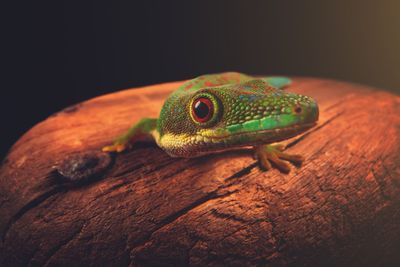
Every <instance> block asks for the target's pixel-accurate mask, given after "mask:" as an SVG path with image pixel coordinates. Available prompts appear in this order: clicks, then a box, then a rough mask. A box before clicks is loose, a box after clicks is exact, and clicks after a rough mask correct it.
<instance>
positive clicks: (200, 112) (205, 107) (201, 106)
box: [192, 97, 214, 122]
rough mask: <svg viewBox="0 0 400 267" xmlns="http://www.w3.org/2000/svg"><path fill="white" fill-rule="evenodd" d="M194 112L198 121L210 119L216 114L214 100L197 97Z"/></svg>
mask: <svg viewBox="0 0 400 267" xmlns="http://www.w3.org/2000/svg"><path fill="white" fill-rule="evenodd" d="M192 114H193V118H194V119H195V120H196V121H197V122H207V121H209V120H210V119H211V118H212V115H213V114H214V104H213V102H212V101H211V100H210V99H208V98H206V97H200V98H198V99H196V100H195V101H193V104H192Z"/></svg>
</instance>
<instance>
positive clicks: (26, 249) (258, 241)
mask: <svg viewBox="0 0 400 267" xmlns="http://www.w3.org/2000/svg"><path fill="white" fill-rule="evenodd" d="M180 84H181V82H173V83H167V84H161V85H154V86H148V87H144V88H139V89H131V90H125V91H121V92H118V93H114V94H109V95H105V96H101V97H97V98H95V99H92V100H89V101H86V102H84V103H81V104H78V105H76V106H74V107H70V108H67V109H65V110H64V111H61V112H59V113H57V114H55V115H53V116H51V117H49V118H48V119H46V120H45V121H43V122H41V123H39V124H38V125H36V126H35V127H33V128H32V129H31V130H30V131H28V132H27V133H26V134H25V135H24V136H22V138H21V139H20V140H19V141H18V142H17V143H16V144H15V145H14V146H13V148H12V149H11V151H10V153H9V154H8V156H7V158H6V160H5V161H4V162H3V164H2V166H1V169H0V235H1V242H0V266H41V265H45V266H76V265H80V266H99V265H107V266H128V265H130V266H339V265H340V266H349V265H352V266H388V265H393V266H395V265H398V264H400V256H399V254H398V249H399V247H400V140H399V137H400V115H399V114H400V97H399V96H394V95H392V94H390V93H387V92H383V91H379V90H373V89H371V88H367V87H365V86H361V85H355V84H349V83H342V82H337V81H331V80H320V79H312V78H299V79H295V82H294V83H293V85H292V86H291V87H290V88H289V89H288V90H290V91H294V92H299V93H303V94H305V95H310V96H312V97H314V98H315V99H316V100H317V101H318V103H319V106H320V121H319V125H318V126H317V127H315V128H313V129H312V130H310V131H309V132H307V133H306V134H304V135H302V136H299V137H296V138H294V139H291V140H288V141H286V142H285V144H286V145H287V146H288V151H289V152H291V153H298V154H302V155H304V156H305V158H306V161H305V162H304V164H303V166H301V167H300V168H295V167H293V168H292V171H291V172H290V174H288V175H286V174H282V173H280V172H279V171H277V170H272V171H268V172H262V171H260V169H259V168H258V166H257V163H256V161H255V160H254V159H253V158H252V153H251V151H250V150H246V149H244V150H239V151H231V152H225V153H221V154H215V155H211V156H206V157H201V158H196V159H182V158H178V159H176V158H170V157H169V156H168V155H167V154H165V153H164V152H163V151H162V150H161V149H159V148H158V147H157V146H156V145H155V144H151V143H142V144H138V145H135V147H134V149H133V150H131V151H129V152H127V153H123V154H120V155H117V156H116V157H115V158H114V159H113V163H112V166H111V167H109V168H108V169H107V170H106V172H105V173H104V174H103V175H102V176H101V177H98V178H97V179H93V180H88V181H87V182H85V183H82V184H73V185H70V184H68V183H67V182H61V181H60V180H57V179H55V178H54V177H55V176H57V175H56V174H55V173H56V171H55V169H54V166H59V164H60V162H62V161H63V160H64V159H65V158H66V157H67V156H69V155H73V154H75V153H77V152H88V151H89V152H90V151H98V150H99V149H100V148H101V147H102V146H104V145H106V144H108V143H109V142H110V140H112V138H113V137H115V136H116V135H118V134H120V133H121V132H123V131H125V130H126V129H127V128H128V127H129V126H130V125H131V124H133V123H134V122H135V121H138V120H139V119H140V118H141V117H157V116H158V112H159V110H160V108H161V106H162V103H163V101H164V99H165V98H166V96H167V95H168V94H169V93H170V92H171V91H172V90H174V89H175V88H176V87H177V86H178V85H180Z"/></svg>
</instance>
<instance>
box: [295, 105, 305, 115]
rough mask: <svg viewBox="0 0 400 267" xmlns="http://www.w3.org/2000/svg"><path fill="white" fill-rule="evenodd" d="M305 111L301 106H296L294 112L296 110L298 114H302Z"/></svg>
mask: <svg viewBox="0 0 400 267" xmlns="http://www.w3.org/2000/svg"><path fill="white" fill-rule="evenodd" d="M302 111H303V109H302V108H301V107H299V106H297V107H295V109H294V112H296V113H297V114H300V113H301V112H302Z"/></svg>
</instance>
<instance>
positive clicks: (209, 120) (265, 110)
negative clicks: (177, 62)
mask: <svg viewBox="0 0 400 267" xmlns="http://www.w3.org/2000/svg"><path fill="white" fill-rule="evenodd" d="M317 120H318V106H317V103H316V102H315V101H314V100H313V99H312V98H311V97H307V96H302V95H299V94H295V93H290V92H286V91H283V90H280V89H276V88H273V87H271V86H269V85H268V84H267V83H266V82H265V81H264V80H262V79H252V80H247V81H244V82H242V83H237V84H227V85H219V86H215V87H203V88H194V89H189V90H184V89H182V88H181V89H178V90H177V91H175V92H174V93H173V94H171V96H170V97H169V98H168V99H167V100H166V102H165V104H164V106H163V108H162V111H161V114H160V118H159V120H158V131H159V133H160V137H159V140H158V142H159V144H160V146H161V147H163V148H164V149H165V150H166V151H167V152H168V153H169V154H171V155H173V156H181V157H182V156H183V157H185V156H191V157H193V156H196V155H202V154H207V153H211V152H215V151H221V150H225V149H227V148H234V147H241V146H248V145H257V144H267V143H272V142H277V141H281V140H284V139H287V138H289V137H293V136H295V135H297V134H299V133H302V132H304V131H305V130H307V129H309V128H310V127H312V126H314V125H315V123H316V121H317Z"/></svg>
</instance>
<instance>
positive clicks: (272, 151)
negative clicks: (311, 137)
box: [255, 144, 304, 173]
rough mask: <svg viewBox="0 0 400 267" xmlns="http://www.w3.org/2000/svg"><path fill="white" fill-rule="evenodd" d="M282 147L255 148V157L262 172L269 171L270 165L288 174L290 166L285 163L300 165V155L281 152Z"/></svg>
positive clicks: (263, 146) (301, 158)
mask: <svg viewBox="0 0 400 267" xmlns="http://www.w3.org/2000/svg"><path fill="white" fill-rule="evenodd" d="M283 149H284V146H283V145H280V144H278V145H261V146H257V147H255V155H256V158H257V159H258V161H259V163H260V166H261V169H262V170H269V169H271V168H272V165H274V166H276V167H277V168H278V169H279V170H280V171H281V172H284V173H289V172H290V165H289V164H288V163H287V162H286V161H290V162H292V163H294V164H297V165H300V164H301V163H302V162H303V160H304V159H303V157H302V156H300V155H291V154H287V153H284V152H283Z"/></svg>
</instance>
